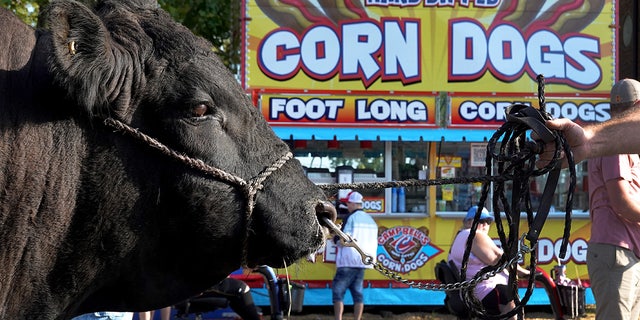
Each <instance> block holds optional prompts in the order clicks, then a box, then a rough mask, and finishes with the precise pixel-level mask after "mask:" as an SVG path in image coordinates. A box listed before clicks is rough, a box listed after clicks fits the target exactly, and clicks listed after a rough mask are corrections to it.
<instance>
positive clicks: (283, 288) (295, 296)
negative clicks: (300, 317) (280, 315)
mask: <svg viewBox="0 0 640 320" xmlns="http://www.w3.org/2000/svg"><path fill="white" fill-rule="evenodd" d="M278 287H280V290H279V292H280V297H279V299H280V307H281V308H282V310H283V311H285V313H286V311H287V310H291V312H302V306H303V304H304V290H305V286H304V285H303V284H300V283H296V282H290V281H287V279H283V278H280V279H278Z"/></svg>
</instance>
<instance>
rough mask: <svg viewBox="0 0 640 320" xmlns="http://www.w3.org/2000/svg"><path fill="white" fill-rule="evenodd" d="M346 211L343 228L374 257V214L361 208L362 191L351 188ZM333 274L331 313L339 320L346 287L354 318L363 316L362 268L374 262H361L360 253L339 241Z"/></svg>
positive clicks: (366, 267) (376, 246) (375, 239)
mask: <svg viewBox="0 0 640 320" xmlns="http://www.w3.org/2000/svg"><path fill="white" fill-rule="evenodd" d="M347 209H348V210H349V215H348V216H347V218H345V219H344V221H343V224H344V227H343V230H342V231H343V232H344V233H346V234H348V235H350V236H351V237H352V238H353V239H354V240H355V241H356V242H357V243H358V246H359V247H360V248H361V249H362V250H363V251H364V252H365V253H367V254H368V255H370V256H371V257H373V258H374V261H373V262H374V263H375V256H376V251H377V249H378V225H377V224H376V222H375V221H374V220H373V218H372V217H371V216H370V215H369V214H367V213H365V212H364V211H363V210H362V194H360V193H359V192H355V191H352V192H351V193H349V196H348V198H347ZM336 267H337V270H336V274H335V276H334V278H333V286H332V300H333V310H334V317H335V319H336V320H342V313H343V312H344V300H343V299H344V294H345V292H346V291H347V289H349V292H351V297H352V298H353V314H354V320H361V319H362V311H363V310H364V301H363V295H362V291H363V288H362V284H363V282H364V271H365V269H371V268H373V264H364V263H363V261H362V256H361V255H360V253H359V252H358V251H357V250H356V249H354V248H351V247H345V246H342V245H341V244H340V242H338V255H337V256H336Z"/></svg>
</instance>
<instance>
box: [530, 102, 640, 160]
mask: <svg viewBox="0 0 640 320" xmlns="http://www.w3.org/2000/svg"><path fill="white" fill-rule="evenodd" d="M546 125H547V127H548V128H549V129H554V130H560V131H562V132H563V133H564V136H565V138H566V139H567V142H568V143H569V146H570V147H571V151H572V153H573V157H574V160H575V163H578V162H580V161H582V160H585V159H590V158H596V157H603V156H610V155H616V154H629V153H640V112H639V111H637V110H636V111H630V112H626V113H624V114H622V115H620V116H618V117H616V118H613V119H611V120H609V121H607V122H604V123H600V124H595V125H589V126H585V127H581V126H579V125H578V124H577V123H575V122H573V121H571V120H569V119H565V118H561V119H553V120H549V121H547V122H546ZM554 149H555V145H554V144H547V145H546V146H545V149H544V152H543V153H542V154H540V157H539V159H538V163H537V165H538V167H542V166H545V165H546V164H547V163H548V162H549V161H550V160H551V159H552V158H553V153H554ZM566 166H567V161H566V159H565V160H564V163H563V167H566Z"/></svg>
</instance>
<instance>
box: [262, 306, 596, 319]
mask: <svg viewBox="0 0 640 320" xmlns="http://www.w3.org/2000/svg"><path fill="white" fill-rule="evenodd" d="M351 312H352V309H349V308H348V307H346V312H345V315H344V317H343V319H344V320H353V314H352V313H351ZM266 318H267V319H268V317H266ZM362 318H363V320H388V319H401V320H455V319H457V318H456V317H455V316H453V315H451V314H449V313H448V312H447V311H446V309H444V308H431V309H429V308H424V309H419V308H403V309H400V308H367V307H366V306H365V313H364V315H363V317H362ZM289 319H291V320H333V311H332V310H331V309H330V308H328V307H323V308H306V307H305V310H303V312H302V313H298V314H292V315H291V316H290V317H289ZM525 319H528V320H542V319H555V317H554V314H553V312H552V310H551V307H547V306H534V307H526V308H525ZM578 319H580V320H593V319H595V313H594V307H593V306H587V314H586V315H585V316H584V317H580V318H578Z"/></svg>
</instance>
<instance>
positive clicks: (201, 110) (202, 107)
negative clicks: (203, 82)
mask: <svg viewBox="0 0 640 320" xmlns="http://www.w3.org/2000/svg"><path fill="white" fill-rule="evenodd" d="M207 110H209V107H207V105H206V104H203V103H201V104H199V105H197V106H195V107H193V109H192V110H191V111H192V112H193V113H192V115H193V116H194V117H204V115H206V114H207Z"/></svg>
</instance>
